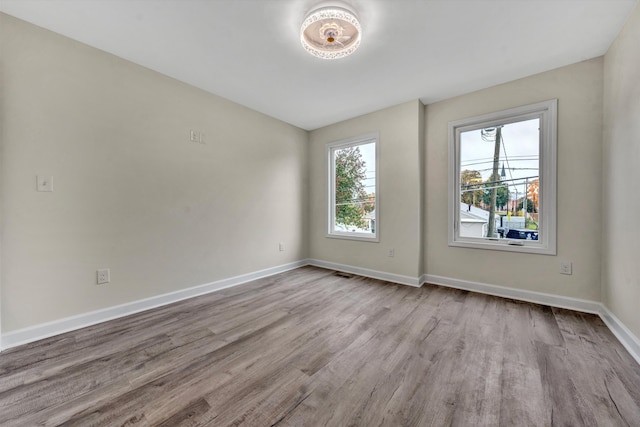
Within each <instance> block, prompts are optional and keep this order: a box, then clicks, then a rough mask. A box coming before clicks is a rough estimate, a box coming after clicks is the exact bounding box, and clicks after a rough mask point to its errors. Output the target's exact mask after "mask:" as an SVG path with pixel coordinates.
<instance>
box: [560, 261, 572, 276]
mask: <svg viewBox="0 0 640 427" xmlns="http://www.w3.org/2000/svg"><path fill="white" fill-rule="evenodd" d="M571 267H572V265H571V262H569V261H562V262H561V263H560V274H571V270H572V268H571Z"/></svg>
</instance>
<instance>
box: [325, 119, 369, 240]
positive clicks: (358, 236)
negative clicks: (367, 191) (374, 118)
mask: <svg viewBox="0 0 640 427" xmlns="http://www.w3.org/2000/svg"><path fill="white" fill-rule="evenodd" d="M379 140H380V137H379V134H378V132H373V133H370V134H366V135H361V136H356V137H353V138H348V139H342V140H339V141H334V142H331V143H329V144H327V146H326V153H327V163H328V176H327V188H328V199H327V200H328V203H327V205H328V215H327V234H326V237H331V238H338V239H348V240H361V241H366V242H379V237H378V236H380V209H379V208H380V194H379V193H380V185H379V181H380V173H379V170H380V169H379V168H378V164H379V160H378V159H379V157H380V156H379V148H378V147H379V145H380V144H379ZM370 143H374V144H375V153H376V162H375V166H374V167H375V171H376V177H375V185H376V188H375V194H376V201H375V213H376V219H375V231H374V232H373V233H358V232H346V231H340V230H336V229H335V212H336V209H335V206H336V188H335V187H336V180H335V177H334V175H335V162H334V154H335V152H336V151H337V150H340V149H343V148H349V147H355V146H358V145H364V144H370Z"/></svg>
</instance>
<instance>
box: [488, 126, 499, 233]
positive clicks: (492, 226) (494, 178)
mask: <svg viewBox="0 0 640 427" xmlns="http://www.w3.org/2000/svg"><path fill="white" fill-rule="evenodd" d="M501 138H502V126H498V127H496V137H495V145H494V149H493V173H492V174H491V178H489V180H490V182H492V183H493V184H492V186H493V188H492V189H491V199H490V201H489V228H488V230H487V237H489V238H492V237H494V234H495V232H496V197H497V195H498V185H497V183H498V180H499V179H500V175H499V173H498V169H499V167H500V140H501Z"/></svg>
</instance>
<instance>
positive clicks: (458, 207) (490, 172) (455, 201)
mask: <svg viewBox="0 0 640 427" xmlns="http://www.w3.org/2000/svg"><path fill="white" fill-rule="evenodd" d="M556 111H557V100H555V99H554V100H551V101H545V102H541V103H538V104H533V105H527V106H524V107H518V108H513V109H510V110H506V111H500V112H497V113H492V114H487V115H484V116H479V117H472V118H469V119H463V120H458V121H455V122H451V123H449V162H450V163H449V246H462V247H469V248H482V249H495V250H502V251H513V252H529V253H539V254H548V255H555V253H556Z"/></svg>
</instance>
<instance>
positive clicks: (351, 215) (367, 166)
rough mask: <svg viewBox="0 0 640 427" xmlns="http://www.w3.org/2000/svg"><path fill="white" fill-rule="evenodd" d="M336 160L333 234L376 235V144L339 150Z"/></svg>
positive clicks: (336, 150)
mask: <svg viewBox="0 0 640 427" xmlns="http://www.w3.org/2000/svg"><path fill="white" fill-rule="evenodd" d="M332 157H333V162H334V169H333V170H334V179H335V187H334V190H335V195H334V197H335V198H334V200H335V206H334V215H333V221H334V223H333V231H334V232H337V233H353V234H369V235H372V236H374V235H375V231H376V227H375V220H376V211H375V207H376V170H375V165H376V148H375V142H369V143H365V144H359V145H353V146H348V147H341V148H335V149H334V150H333V156H332Z"/></svg>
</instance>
